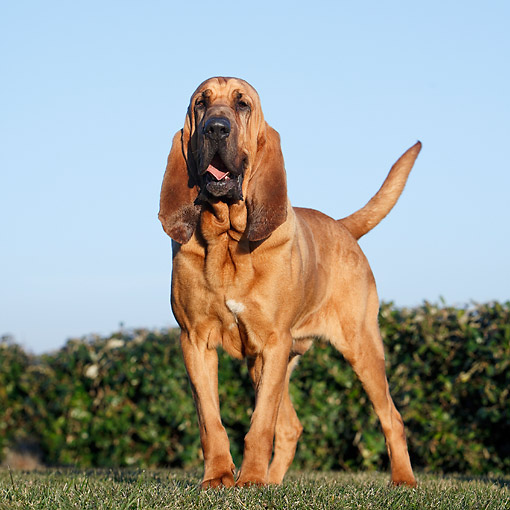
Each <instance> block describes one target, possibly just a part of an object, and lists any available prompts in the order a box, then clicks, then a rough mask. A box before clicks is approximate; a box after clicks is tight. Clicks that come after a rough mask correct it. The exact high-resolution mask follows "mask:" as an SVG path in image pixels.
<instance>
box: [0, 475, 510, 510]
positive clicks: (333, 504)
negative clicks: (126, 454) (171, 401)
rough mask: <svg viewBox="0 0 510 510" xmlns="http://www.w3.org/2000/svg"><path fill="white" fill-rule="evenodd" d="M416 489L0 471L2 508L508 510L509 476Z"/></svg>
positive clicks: (317, 480) (346, 478) (343, 480)
mask: <svg viewBox="0 0 510 510" xmlns="http://www.w3.org/2000/svg"><path fill="white" fill-rule="evenodd" d="M418 479H419V487H418V489H407V488H404V487H396V488H392V487H388V475H386V474H381V473H298V472H291V473H290V474H289V475H288V477H287V478H286V480H285V483H284V484H283V485H282V486H279V487H266V488H256V487H255V488H248V489H222V490H207V491H201V490H200V489H198V483H199V481H200V477H199V473H197V472H194V473H187V472H183V471H165V470H157V471H142V470H89V471H85V470H74V469H66V470H62V469H47V470H41V471H36V472H26V471H10V470H8V469H2V470H0V510H7V509H11V508H12V509H17V508H20V509H44V510H52V509H94V510H99V509H112V510H113V509H115V510H128V509H136V510H138V509H151V510H153V509H160V508H168V509H174V508H175V509H183V510H185V509H204V510H211V509H221V510H228V509H250V510H252V509H253V510H257V509H264V510H268V509H275V510H276V509H292V510H297V509H300V508H307V509H311V508H318V509H337V508H338V509H351V508H356V509H373V510H377V509H381V510H383V509H384V510H388V509H406V510H407V509H419V510H426V509H434V510H437V509H445V510H452V509H457V508H459V509H477V510H478V509H484V510H489V509H495V510H496V509H497V510H504V509H510V476H502V477H492V476H490V477H465V476H462V475H447V476H432V475H425V474H423V475H421V476H420V475H418Z"/></svg>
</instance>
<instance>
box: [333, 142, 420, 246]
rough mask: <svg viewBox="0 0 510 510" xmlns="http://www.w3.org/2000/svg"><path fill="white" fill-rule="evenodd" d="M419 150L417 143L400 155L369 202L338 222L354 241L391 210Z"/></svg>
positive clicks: (418, 143)
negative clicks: (345, 228)
mask: <svg viewBox="0 0 510 510" xmlns="http://www.w3.org/2000/svg"><path fill="white" fill-rule="evenodd" d="M420 150H421V142H417V143H416V144H415V145H413V146H412V147H411V148H410V149H408V150H407V151H406V152H405V153H404V154H402V156H400V158H399V159H398V161H397V162H396V163H395V164H394V165H393V166H392V167H391V170H390V173H389V174H388V176H387V177H386V179H385V181H384V182H383V184H382V186H381V188H380V189H379V191H378V192H377V193H376V194H375V195H374V196H373V197H372V198H371V199H370V201H369V202H368V203H367V204H366V205H365V206H364V207H362V208H361V209H359V210H357V211H356V212H355V213H352V214H351V215H350V216H346V217H345V218H342V219H341V220H338V221H339V222H340V223H342V225H344V226H345V227H347V229H348V230H349V232H350V233H351V234H352V235H353V236H354V237H355V238H356V239H359V238H360V237H362V236H364V235H365V234H366V233H367V232H370V230H372V229H373V228H374V227H375V226H376V225H378V224H379V222H380V221H381V220H382V219H383V218H384V217H385V216H386V215H387V214H388V213H389V212H390V211H391V210H392V209H393V206H394V205H395V204H396V203H397V200H398V198H399V197H400V195H401V194H402V191H403V189H404V186H405V184H406V181H407V177H408V175H409V172H410V171H411V169H412V168H413V165H414V162H415V161H416V158H417V157H418V154H419V153H420Z"/></svg>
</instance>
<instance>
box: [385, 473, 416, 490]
mask: <svg viewBox="0 0 510 510" xmlns="http://www.w3.org/2000/svg"><path fill="white" fill-rule="evenodd" d="M390 485H392V486H393V487H397V486H404V487H410V488H412V489H414V488H415V487H418V484H417V482H416V479H415V478H414V476H411V477H398V478H395V479H394V478H392V479H391V481H390Z"/></svg>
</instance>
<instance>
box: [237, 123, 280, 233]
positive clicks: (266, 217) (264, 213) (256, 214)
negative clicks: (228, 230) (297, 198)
mask: <svg viewBox="0 0 510 510" xmlns="http://www.w3.org/2000/svg"><path fill="white" fill-rule="evenodd" d="M264 124H265V126H264V127H265V133H261V135H260V136H259V140H258V148H257V155H256V158H255V163H254V165H253V169H252V177H251V179H250V182H249V184H248V190H247V197H246V207H247V209H248V220H247V226H246V232H245V234H246V237H247V238H248V240H250V241H260V240H262V239H265V238H266V237H269V235H270V234H271V233H272V232H273V231H274V230H275V229H276V228H277V227H279V226H280V225H281V224H282V223H283V222H284V221H285V220H286V219H287V178H286V175H285V166H284V163H283V155H282V149H281V147H280V135H279V134H278V132H277V131H276V130H274V129H273V128H272V127H270V126H269V125H268V124H267V123H264Z"/></svg>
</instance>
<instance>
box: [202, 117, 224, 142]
mask: <svg viewBox="0 0 510 510" xmlns="http://www.w3.org/2000/svg"><path fill="white" fill-rule="evenodd" d="M229 134H230V122H229V121H228V119H226V118H225V117H211V118H210V119H209V120H208V121H207V122H206V123H205V125H204V135H205V136H207V138H209V139H211V140H215V141H217V142H219V141H220V140H224V139H225V138H227V137H228V135H229Z"/></svg>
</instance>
